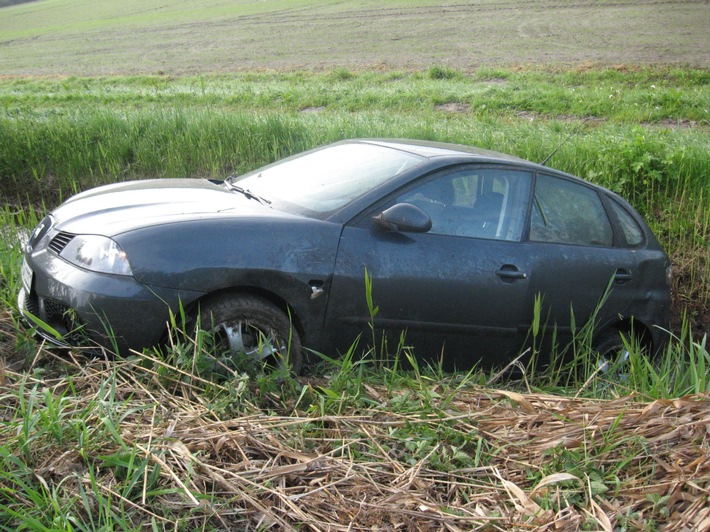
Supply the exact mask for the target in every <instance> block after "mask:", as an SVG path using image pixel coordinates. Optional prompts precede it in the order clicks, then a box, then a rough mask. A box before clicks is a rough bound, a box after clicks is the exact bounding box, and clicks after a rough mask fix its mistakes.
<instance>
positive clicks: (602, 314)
mask: <svg viewBox="0 0 710 532" xmlns="http://www.w3.org/2000/svg"><path fill="white" fill-rule="evenodd" d="M616 244H618V240H615V236H614V231H613V226H612V223H611V221H610V218H609V216H608V214H607V211H606V209H605V207H604V204H603V202H602V200H601V197H600V195H599V192H598V190H597V189H596V188H594V187H591V186H587V185H586V184H584V183H582V182H579V181H576V180H570V179H566V178H565V177H563V176H554V175H548V174H544V173H541V174H539V175H538V176H537V179H536V184H535V193H534V198H533V206H532V210H531V213H530V233H529V238H528V242H527V243H526V247H527V248H528V249H529V255H530V257H531V259H532V261H533V264H532V269H533V270H534V272H533V275H531V278H530V290H531V297H533V296H534V295H536V294H539V295H540V296H541V298H542V321H543V325H544V326H545V329H546V331H547V337H548V339H550V338H551V337H552V331H553V330H554V331H555V332H556V334H557V337H558V340H559V341H561V342H567V341H569V340H570V338H571V334H572V330H573V328H576V329H579V328H580V327H581V326H582V325H583V324H584V323H586V322H587V321H588V320H589V318H590V317H592V316H594V315H595V309H596V308H597V306H598V305H599V304H600V302H601V301H602V298H603V297H604V296H605V294H606V299H605V302H604V304H603V306H600V308H599V314H598V315H597V316H596V318H597V320H598V323H604V322H607V321H613V320H614V319H615V316H618V315H623V314H624V313H625V311H626V309H627V308H628V307H629V303H630V302H631V301H632V300H633V299H634V298H635V294H634V292H635V290H637V288H638V286H639V282H640V281H639V278H638V275H637V264H636V253H635V252H634V251H633V250H631V249H628V248H626V247H623V246H619V245H616ZM607 291H608V292H607Z"/></svg>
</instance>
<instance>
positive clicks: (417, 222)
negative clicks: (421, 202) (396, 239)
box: [372, 203, 431, 233]
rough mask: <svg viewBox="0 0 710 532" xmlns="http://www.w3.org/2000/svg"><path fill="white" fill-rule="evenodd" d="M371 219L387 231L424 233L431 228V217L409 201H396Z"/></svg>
mask: <svg viewBox="0 0 710 532" xmlns="http://www.w3.org/2000/svg"><path fill="white" fill-rule="evenodd" d="M372 221H373V223H374V224H375V225H376V226H377V227H381V228H382V229H385V230H387V231H401V232H403V233H426V232H427V231H429V229H431V217H429V215H428V214H427V213H426V212H424V211H423V210H421V209H420V208H419V207H417V206H416V205H412V204H411V203H397V205H393V206H392V207H390V208H389V209H385V210H384V211H382V212H381V213H380V214H378V215H377V216H375V217H373V218H372Z"/></svg>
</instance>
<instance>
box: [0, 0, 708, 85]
mask: <svg viewBox="0 0 710 532" xmlns="http://www.w3.org/2000/svg"><path fill="white" fill-rule="evenodd" d="M286 5H288V6H293V5H296V7H283V6H284V4H281V3H278V4H276V3H275V5H274V6H273V7H270V8H264V9H262V10H261V11H260V12H256V13H251V14H248V13H245V12H244V11H243V7H234V8H233V9H234V10H233V11H229V12H226V14H225V12H222V13H221V14H220V15H219V16H218V15H217V14H215V13H214V12H212V11H209V10H207V11H205V13H206V14H205V15H199V13H200V11H195V12H194V15H192V20H190V21H185V20H184V19H185V17H182V18H181V17H178V16H177V15H176V14H175V13H165V15H164V16H163V14H162V13H161V14H160V15H151V17H152V18H149V17H148V16H147V15H146V13H143V12H141V13H135V14H134V13H124V14H123V16H117V17H116V18H115V19H108V20H101V21H100V22H97V21H91V22H92V24H82V20H81V16H80V17H79V20H63V17H64V16H65V15H64V14H62V13H60V12H58V13H56V15H53V11H52V4H50V3H48V4H47V5H46V8H45V10H44V11H42V12H40V13H38V14H37V15H36V16H35V18H31V17H30V18H28V17H27V16H24V18H23V17H20V16H19V15H17V14H16V13H17V12H18V10H15V12H12V11H7V13H3V15H7V17H0V50H2V53H1V54H0V74H6V75H8V74H9V75H28V74H29V75H106V74H136V73H165V74H190V73H192V74H194V73H203V72H234V71H245V70H259V69H278V70H299V69H309V70H310V69H314V70H319V69H332V68H338V67H343V68H350V69H364V68H367V69H372V68H387V69H392V68H399V69H422V68H427V67H429V66H431V65H444V66H449V67H452V68H458V69H462V70H472V69H476V68H478V67H480V66H482V65H483V66H496V65H499V66H511V65H571V64H574V65H580V64H590V65H619V64H624V65H643V64H684V65H692V66H700V67H705V66H708V65H709V64H710V39H709V38H708V32H707V28H708V27H710V5H709V4H708V2H707V1H705V0H663V1H660V0H616V1H597V0H574V1H567V0H564V1H563V0H527V1H491V0H489V1H485V0H484V1H477V2H471V1H469V2H465V1H461V2H457V3H446V4H443V5H440V4H438V5H432V3H430V2H426V1H419V2H411V3H403V2H393V3H391V4H390V3H387V4H383V3H374V2H361V3H358V4H355V3H354V2H335V3H333V2H322V3H316V2H314V3H312V4H309V5H308V6H304V5H303V3H298V2H296V3H293V4H292V3H289V4H286ZM391 5H394V6H396V7H384V6H391ZM240 9H241V10H242V11H240ZM129 15H130V16H129ZM52 16H56V18H57V21H56V23H55V22H52V20H51V17H52ZM37 17H45V18H37ZM201 17H203V18H201ZM3 19H4V22H3ZM28 24H29V25H32V24H37V25H38V29H37V31H36V32H33V31H30V29H28V28H27V27H26V26H27V25H28ZM18 27H23V28H25V29H24V30H23V31H22V32H20V31H18V30H17V28H18Z"/></svg>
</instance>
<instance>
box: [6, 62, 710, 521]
mask: <svg viewBox="0 0 710 532" xmlns="http://www.w3.org/2000/svg"><path fill="white" fill-rule="evenodd" d="M708 81H709V76H708V72H707V71H705V70H697V69H679V68H645V69H639V70H631V71H619V70H614V69H601V70H580V71H570V70H564V71H562V70H561V71H552V70H548V71H543V70H536V69H530V70H506V69H479V70H477V71H476V72H473V73H465V72H462V71H458V70H455V69H452V68H450V67H434V68H431V69H429V70H427V71H423V72H400V71H386V72H357V71H350V70H345V69H338V70H335V71H333V72H326V73H320V74H315V73H303V72H298V73H281V74H274V73H270V74H265V73H263V74H240V75H233V76H197V77H165V76H140V77H121V78H117V77H110V78H56V79H53V78H50V79H38V78H17V79H12V78H6V79H0V190H1V191H2V192H1V195H2V200H3V207H2V210H0V222H1V223H2V225H0V228H1V229H0V274H1V275H2V277H1V279H0V356H1V357H2V359H3V360H4V364H0V405H2V406H1V407H0V412H1V415H2V419H3V423H2V424H0V454H1V455H2V466H0V529H3V530H5V529H30V530H96V529H122V530H143V529H148V528H152V529H155V530H161V529H168V528H170V529H173V530H194V529H197V528H202V529H205V530H216V529H229V528H232V529H235V528H236V529H240V528H255V529H267V528H277V529H281V528H284V529H288V528H289V527H294V528H308V527H310V528H314V529H326V528H333V529H340V528H342V529H344V528H346V527H347V526H348V525H352V526H354V527H356V528H358V527H359V528H360V529H370V528H372V527H373V526H378V525H379V526H385V527H391V528H396V527H404V528H406V527H411V528H417V527H422V526H432V527H437V528H444V527H449V528H477V527H489V528H490V529H511V528H515V527H525V528H528V527H532V528H534V527H536V526H538V527H551V526H553V523H554V526H558V527H563V528H566V529H595V530H596V529H611V528H618V529H627V530H628V529H643V530H656V529H658V528H660V527H661V526H663V525H666V524H668V523H669V522H673V523H682V524H683V525H684V526H686V527H687V528H689V529H692V528H693V527H694V526H695V527H696V528H699V527H701V526H702V524H703V523H705V522H706V520H707V519H708V518H710V516H709V515H708V510H707V508H708V506H709V505H708V504H707V503H708V496H707V493H708V487H709V486H708V478H710V470H708V467H710V466H709V465H708V464H709V463H710V462H708V461H707V460H706V457H707V453H708V449H707V441H706V440H707V435H706V427H707V424H708V423H710V419H709V418H708V393H709V392H710V381H709V380H708V367H709V366H710V354H709V353H708V346H707V337H706V336H704V335H702V334H697V330H701V328H702V327H703V326H706V327H707V313H708V308H709V307H710V256H709V254H710V209H708V197H709V196H710V182H709V181H708V179H707V176H708V175H710V155H709V154H710V136H709V135H708V131H709V128H710V117H709V116H708V113H709V112H710V95H709V94H708V91H707V85H708ZM346 137H411V138H423V139H433V140H440V141H448V142H459V143H464V144H473V145H478V146H481V147H485V148H492V149H496V150H499V151H504V152H508V153H513V154H516V155H519V156H522V157H525V158H528V159H532V160H537V161H541V160H543V159H545V158H546V157H547V156H548V155H549V154H550V153H552V152H553V151H554V150H555V149H556V148H558V147H559V151H557V153H556V154H555V155H554V156H553V158H552V159H551V161H550V163H549V164H550V165H551V166H554V167H556V168H560V169H563V170H566V171H569V172H571V173H574V174H577V175H580V176H582V177H585V178H588V179H590V180H592V181H595V182H597V183H601V184H603V185H605V186H607V187H609V188H611V189H613V190H615V191H618V192H619V193H621V194H622V195H624V196H625V197H627V198H628V199H629V200H630V201H631V202H632V203H633V204H634V205H635V206H636V207H637V208H638V209H639V210H640V211H641V212H643V213H644V215H645V216H646V218H647V219H648V220H649V222H650V223H651V225H652V226H653V228H654V230H655V231H656V233H657V234H658V235H659V237H660V238H661V239H662V241H663V243H664V245H665V246H666V248H667V249H668V250H669V252H670V253H671V255H672V256H673V260H674V262H675V265H676V272H675V273H676V287H675V294H674V295H675V300H676V313H677V316H678V324H677V326H676V328H675V329H674V331H673V333H674V335H675V339H674V341H673V342H671V344H670V345H669V346H668V348H667V350H666V351H665V352H664V353H662V354H661V356H660V357H659V359H658V360H656V361H650V360H648V359H647V358H646V357H644V356H643V355H642V354H641V353H639V349H638V346H635V345H629V350H630V352H631V356H630V358H629V361H628V362H627V364H626V366H624V367H623V368H615V367H611V368H607V367H604V368H602V367H600V365H599V364H598V361H597V360H596V358H594V357H593V356H592V355H591V354H590V351H589V338H588V337H587V336H586V331H584V330H583V331H580V334H579V337H578V339H577V343H576V345H575V346H574V352H575V355H576V357H577V358H576V363H577V367H576V369H575V370H574V371H573V370H572V369H571V367H570V366H568V365H554V364H553V365H552V366H550V367H547V368H536V367H534V366H528V367H525V368H522V371H520V372H519V375H518V377H516V378H515V379H514V380H513V381H510V380H509V379H508V378H507V377H506V380H504V376H503V375H500V374H488V373H485V372H482V371H478V370H473V371H471V372H470V373H467V374H445V373H443V372H441V371H440V370H439V368H437V367H422V366H420V365H419V363H418V362H417V360H416V359H415V358H414V357H412V355H411V353H410V352H409V351H408V350H407V349H406V348H405V345H406V339H403V340H402V342H401V343H400V345H398V346H388V347H387V348H386V347H385V346H381V344H380V347H379V348H378V350H377V351H372V352H370V353H369V354H368V355H367V356H366V357H365V358H364V359H359V358H356V357H354V356H352V355H353V353H348V354H346V355H345V356H343V357H340V358H336V357H331V356H327V355H332V354H329V353H326V354H323V356H322V357H320V359H319V360H320V362H319V363H318V364H317V365H316V366H315V367H314V368H312V369H311V373H310V374H309V375H307V376H305V377H304V378H301V379H298V380H296V379H292V378H287V379H283V378H282V377H283V376H280V377H276V376H271V375H262V374H259V373H254V372H253V371H251V372H246V371H245V372H241V371H236V370H234V369H230V368H222V369H220V370H219V371H215V364H214V361H213V359H212V357H211V354H210V353H209V352H208V350H207V348H206V346H208V345H209V342H206V341H205V339H204V338H203V337H200V336H199V335H198V336H196V337H191V336H190V335H189V334H185V333H183V332H182V331H180V330H179V327H175V334H174V335H173V336H172V338H173V340H172V341H171V342H170V345H169V346H168V347H167V348H166V349H164V350H163V351H162V352H146V353H136V354H135V355H134V356H132V357H129V358H127V359H124V360H114V361H110V362H106V361H103V360H99V359H92V358H90V357H88V356H87V355H86V354H84V353H82V352H81V350H79V349H76V350H73V351H72V352H70V353H53V352H51V351H49V350H47V349H45V348H44V347H43V346H38V345H37V344H36V343H35V342H34V341H33V340H32V339H31V338H30V337H29V336H28V333H27V332H26V331H25V329H24V328H23V327H21V326H20V324H19V323H18V318H17V314H16V312H15V311H14V309H15V305H16V303H15V297H16V294H17V290H18V287H19V282H20V280H19V279H20V272H19V269H20V256H21V249H20V245H19V241H20V240H21V237H22V235H23V234H25V233H26V232H27V231H28V230H30V229H31V228H32V227H34V226H35V225H36V223H37V222H38V220H39V219H40V218H41V217H42V216H43V214H44V212H45V211H46V210H47V209H51V208H52V207H54V206H55V205H56V204H57V203H58V202H60V201H61V200H62V199H66V198H67V197H68V196H69V195H71V194H73V193H74V192H76V191H79V190H84V189H86V188H88V187H91V186H94V185H98V184H102V183H110V182H115V181H120V180H126V179H143V178H150V177H178V176H185V175H195V176H203V177H224V176H225V175H226V174H228V173H231V172H243V171H246V170H248V169H252V168H254V167H256V166H258V165H261V164H264V163H267V162H270V161H272V160H274V159H276V158H278V157H282V156H285V155H288V154H290V153H293V152H296V151H300V150H303V149H307V148H311V147H314V146H317V145H320V144H324V143H327V142H330V141H334V140H338V139H341V138H346ZM568 137H569V139H568ZM566 139H568V140H566ZM565 140H566V142H565ZM560 145H561V146H560ZM368 286H369V289H368V291H367V294H363V297H365V298H367V303H368V306H369V308H370V312H371V314H372V315H373V316H374V315H375V314H376V313H377V286H371V285H370V284H369V283H368ZM176 321H177V322H179V321H180V319H179V317H176ZM693 330H696V334H695V335H693V334H692V333H693ZM368 340H370V343H372V345H378V338H377V337H376V333H375V332H374V331H373V336H372V338H371V339H368ZM363 343H364V340H363ZM533 358H534V357H533ZM385 359H386V361H385ZM494 386H497V387H500V389H496V388H494ZM704 457H705V458H704Z"/></svg>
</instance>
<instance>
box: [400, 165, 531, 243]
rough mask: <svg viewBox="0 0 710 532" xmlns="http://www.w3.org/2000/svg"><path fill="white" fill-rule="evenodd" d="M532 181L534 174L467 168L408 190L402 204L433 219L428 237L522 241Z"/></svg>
mask: <svg viewBox="0 0 710 532" xmlns="http://www.w3.org/2000/svg"><path fill="white" fill-rule="evenodd" d="M531 181H532V176H531V175H530V173H529V172H524V171H520V170H507V169H497V168H475V167H472V168H464V169H461V170H456V171H453V172H448V173H446V174H444V175H441V176H438V177H436V178H434V179H431V180H428V181H427V182H426V183H423V184H421V185H418V186H416V187H414V188H413V189H410V190H408V191H407V192H405V193H404V194H401V195H400V196H399V197H398V198H397V202H398V203H411V204H413V205H416V206H417V207H420V208H421V209H422V210H424V211H425V212H426V213H427V214H429V216H430V217H431V220H432V228H431V230H430V231H429V233H434V234H441V235H454V236H466V237H473V238H488V239H494V240H509V241H518V240H520V238H521V236H522V233H523V228H524V226H525V217H526V212H527V209H526V207H527V204H528V198H529V194H530V183H531Z"/></svg>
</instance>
